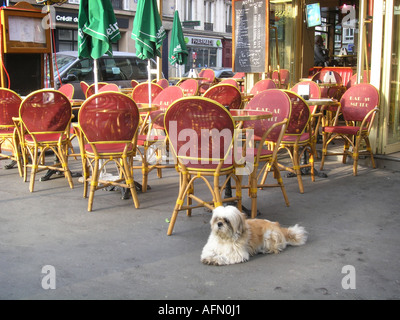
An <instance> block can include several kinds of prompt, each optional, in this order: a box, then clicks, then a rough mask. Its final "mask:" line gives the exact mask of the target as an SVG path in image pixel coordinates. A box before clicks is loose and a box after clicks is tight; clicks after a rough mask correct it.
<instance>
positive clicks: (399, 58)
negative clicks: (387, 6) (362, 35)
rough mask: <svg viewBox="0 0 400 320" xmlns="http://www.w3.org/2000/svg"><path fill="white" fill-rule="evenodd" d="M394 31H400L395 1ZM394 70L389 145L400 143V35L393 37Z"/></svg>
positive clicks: (399, 11) (399, 7) (398, 7)
mask: <svg viewBox="0 0 400 320" xmlns="http://www.w3.org/2000/svg"><path fill="white" fill-rule="evenodd" d="M394 3H395V5H394V16H393V28H392V30H399V29H400V0H396V1H394ZM391 62H392V63H391V65H392V70H391V75H390V112H389V134H388V144H391V143H397V142H399V141H400V33H399V32H393V36H392V61H391Z"/></svg>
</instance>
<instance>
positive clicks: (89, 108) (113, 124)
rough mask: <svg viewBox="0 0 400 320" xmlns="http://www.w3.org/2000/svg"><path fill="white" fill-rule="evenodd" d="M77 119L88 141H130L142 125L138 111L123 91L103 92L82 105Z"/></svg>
mask: <svg viewBox="0 0 400 320" xmlns="http://www.w3.org/2000/svg"><path fill="white" fill-rule="evenodd" d="M78 122H79V126H80V127H81V128H82V131H83V133H84V135H85V138H86V139H87V141H88V142H89V143H102V142H130V141H132V140H133V138H134V136H135V134H136V132H137V129H138V126H139V110H138V107H137V105H136V103H135V102H134V101H133V100H132V98H130V97H129V96H127V95H125V94H123V93H121V92H100V93H98V94H95V95H92V96H91V97H89V98H88V99H86V100H85V102H84V103H83V104H82V106H81V108H80V110H79V115H78Z"/></svg>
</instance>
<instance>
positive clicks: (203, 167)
mask: <svg viewBox="0 0 400 320" xmlns="http://www.w3.org/2000/svg"><path fill="white" fill-rule="evenodd" d="M185 166H186V167H187V168H188V169H189V170H191V169H192V170H197V171H214V170H215V169H216V168H217V167H218V163H203V162H200V163H197V162H193V163H192V162H188V163H185ZM231 168H233V164H232V163H227V162H225V163H224V164H223V165H222V168H221V172H223V171H225V170H230V169H231Z"/></svg>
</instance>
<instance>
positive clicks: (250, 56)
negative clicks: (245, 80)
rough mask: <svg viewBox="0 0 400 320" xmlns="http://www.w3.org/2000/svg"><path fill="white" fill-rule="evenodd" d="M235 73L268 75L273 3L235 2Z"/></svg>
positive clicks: (257, 1) (258, 0)
mask: <svg viewBox="0 0 400 320" xmlns="http://www.w3.org/2000/svg"><path fill="white" fill-rule="evenodd" d="M232 14H233V26H234V28H233V30H232V42H233V50H232V60H233V71H234V72H247V73H257V72H268V65H269V61H268V59H269V54H268V52H269V23H268V22H269V1H265V0H233V11H232Z"/></svg>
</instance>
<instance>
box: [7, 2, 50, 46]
mask: <svg viewBox="0 0 400 320" xmlns="http://www.w3.org/2000/svg"><path fill="white" fill-rule="evenodd" d="M45 17H46V13H41V11H28V10H25V11H22V10H16V9H7V8H5V9H3V10H2V11H1V21H2V27H3V28H2V29H3V30H2V33H3V39H4V46H3V52H4V53H50V52H51V47H50V30H49V29H48V28H47V29H44V28H43V26H42V23H43V20H44V18H45Z"/></svg>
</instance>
